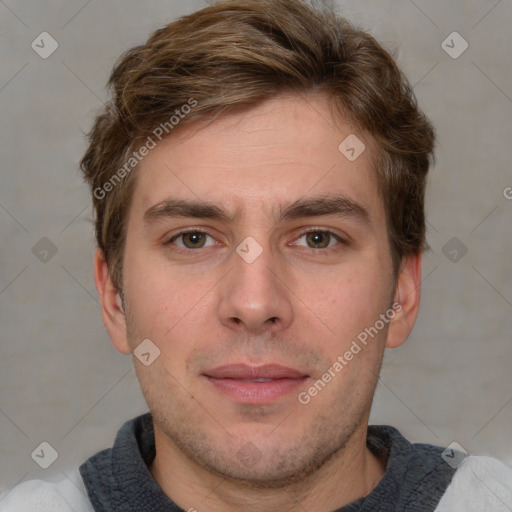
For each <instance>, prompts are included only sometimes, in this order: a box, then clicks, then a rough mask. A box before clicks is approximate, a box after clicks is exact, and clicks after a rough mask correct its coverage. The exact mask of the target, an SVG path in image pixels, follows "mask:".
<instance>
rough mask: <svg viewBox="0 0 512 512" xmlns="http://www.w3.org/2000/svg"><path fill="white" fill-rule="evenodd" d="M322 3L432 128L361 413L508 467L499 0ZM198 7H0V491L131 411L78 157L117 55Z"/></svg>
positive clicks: (506, 54)
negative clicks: (418, 278) (406, 334)
mask: <svg viewBox="0 0 512 512" xmlns="http://www.w3.org/2000/svg"><path fill="white" fill-rule="evenodd" d="M339 4H340V5H341V6H342V7H343V9H344V12H345V14H346V15H347V17H349V18H350V19H351V20H353V21H354V22H356V23H357V24H359V25H361V26H363V27H365V28H367V29H369V30H370V31H371V32H372V33H373V34H374V35H375V36H376V37H377V38H378V39H379V40H380V41H382V42H383V43H384V45H385V46H386V47H388V48H396V49H397V52H396V55H397V58H398V61H399V63H400V65H401V66H402V67H403V69H404V70H405V72H406V73H407V74H408V76H409V78H410V80H411V82H412V83H413V84H414V87H415V91H416V94H417V96H418V99H419V102H420V104H421V106H422V107H423V109H424V111H425V112H426V113H427V115H428V116H429V117H430V118H431V119H432V121H433V123H434V124H435V126H436V128H437V134H438V139H439V145H438V150H437V162H436V166H435V169H434V170H433V172H432V174H431V177H430V185H429V186H430V188H429V193H428V221H429V231H428V240H429V243H430V245H431V247H432V250H431V252H429V253H427V254H426V256H425V262H424V269H423V272H424V274H423V276H424V281H423V294H422V309H421V313H420V316H419V319H418V322H417V325H416V327H415V329H414V331H413V333H412V335H411V337H410V339H409V340H408V342H407V343H406V344H405V345H404V346H403V347H401V348H399V349H396V350H393V351H390V352H388V353H387V354H386V359H385V365H384V369H383V373H382V377H381V381H380V384H379V386H378V392H377V396H376V399H375V404H374V409H373V412H372V418H371V421H372V423H387V424H392V425H395V426H397V427H398V428H400V429H401V430H402V432H403V433H404V434H405V435H406V436H408V437H409V438H410V439H411V440H413V441H425V442H432V443H435V444H438V445H443V446H446V445H448V444H450V443H451V442H452V441H457V442H458V443H459V444H461V445H462V446H463V447H464V448H466V450H468V451H469V452H470V453H474V454H488V455H492V456H495V457H498V458H500V459H502V460H504V461H506V462H508V463H509V464H512V446H511V443H510V432H511V425H512V371H511V367H512V343H511V337H512V336H511V334H512V277H511V276H512V272H511V269H510V265H511V257H510V255H511V254H512V236H511V234H512V231H511V225H512V222H511V220H512V200H508V199H507V198H506V197H505V194H506V191H507V190H510V191H511V194H510V196H512V189H507V187H512V173H511V171H510V163H509V160H510V150H511V142H512V128H511V118H512V59H511V57H510V49H511V48H512V32H511V30H510V27H511V26H512V0H500V1H497V0H470V1H468V0H452V1H446V0H429V1H426V0H424V1H422V0H415V1H414V2H413V1H410V0H392V1H391V0H386V1H383V0H351V1H341V2H339ZM205 5H206V4H205V3H204V2H203V0H188V1H185V0H175V1H173V0H169V1H157V0H153V1H144V2H138V1H126V0H124V1H121V0H109V1H102V2H100V1H99V0H92V1H86V0H74V1H67V2H63V1H58V0H53V1H50V0H24V1H21V0H19V1H17V0H4V1H0V62H1V68H0V109H1V119H2V123H1V128H0V129H1V132H0V141H1V146H0V151H1V153H0V162H1V179H2V182H1V183H2V185H1V189H0V236H1V240H2V249H1V264H0V315H1V335H2V338H1V341H2V345H1V347H2V351H1V354H2V357H1V358H0V389H1V395H0V433H1V444H0V452H1V455H0V487H1V488H6V487H11V486H12V485H14V484H15V483H17V482H19V481H21V480H23V479H28V478H44V479H54V478H59V477H62V472H67V471H68V470H69V469H70V468H71V467H73V466H75V465H78V464H79V463H81V462H82V461H83V460H84V459H85V458H86V457H87V456H89V455H91V454H93V453H95V452H96V451H97V450H99V449H102V448H106V447H108V446H110V445H111V444H112V441H113V437H114V434H115V432H116V431H117V429H118V428H119V426H120V425H121V424H122V423H123V422H124V421H125V420H127V419H129V418H131V417H133V416H135V415H137V414H140V413H142V412H145V411H146V405H145V403H144V400H143V398H142V395H141V393H140V391H139V387H138V383H137V381H136V378H135V375H134V371H133V370H132V369H131V368H132V362H131V359H130V357H129V356H123V355H120V354H118V353H117V352H116V351H115V350H114V349H113V348H112V346H111V344H110V341H109V339H108V336H107V335H106V333H105V331H104V328H103V325H102V322H101V318H100V310H99V307H98V303H97V297H96V292H95V288H94V282H93V273H92V256H93V250H94V239H93V234H92V225H91V217H92V209H91V202H90V199H89V195H88V190H87V188H86V186H85V185H84V184H83V183H82V181H81V177H80V175H79V172H78V161H79V159H80V157H81V155H82V153H83V151H84V149H85V139H84V136H83V132H86V131H87V130H88V129H89V128H90V127H91V123H92V120H93V116H94V114H95V113H96V112H97V110H98V108H99V107H100V106H101V103H102V102H103V100H104V99H105V97H106V91H105V87H104V86H105V82H106V80H107V77H108V74H109V72H110V70H111V68H112V66H113V64H114V62H115V60H116V58H117V56H118V55H119V54H120V53H121V52H122V51H123V50H125V49H127V48H129V47H130V46H133V45H135V44H139V43H142V42H143V41H145V39H146V38H147V37H148V36H149V34H150V33H151V32H152V31H153V30H155V29H156V28H158V27H159V26H161V25H162V24H164V23H166V22H169V21H171V20H173V19H175V18H177V17H178V16H180V15H182V14H184V13H187V12H191V11H194V10H196V9H198V8H201V7H204V6H205ZM43 31H46V32H49V33H50V34H51V36H52V37H53V38H54V39H55V40H56V41H57V42H58V45H59V47H58V49H57V50H56V51H55V53H53V54H52V55H51V56H50V57H49V58H47V59H42V58H41V57H40V56H39V55H38V54H37V53H36V52H35V51H34V50H33V49H32V48H31V43H32V41H33V40H34V39H36V37H37V36H38V35H39V34H40V33H41V32H43ZM454 31H457V32H459V33H460V34H461V36H462V37H463V38H464V39H465V40H466V41H467V42H468V44H469V48H468V49H467V50H466V51H465V52H464V53H463V54H462V55H461V56H460V57H458V58H457V59H453V58H452V57H450V56H449V55H448V54H447V53H446V52H445V51H444V49H443V48H442V46H441V43H442V42H443V40H445V38H446V37H447V36H448V35H449V34H451V33H452V32H454ZM448 44H449V45H451V46H454V45H455V50H456V49H458V48H460V46H458V45H459V43H456V42H455V41H454V42H453V44H452V43H451V42H450V40H448ZM504 191H505V193H504ZM510 196H509V197H510ZM43 237H47V238H48V239H50V240H51V242H52V243H53V244H54V245H55V247H56V248H57V253H56V254H55V255H52V253H51V252H49V253H48V254H47V255H46V258H47V259H48V261H46V262H44V261H40V259H39V258H38V257H36V255H35V254H34V253H33V247H34V246H35V245H36V243H37V242H38V241H39V240H40V239H41V238H43ZM453 237H456V238H457V240H456V241H455V242H451V244H453V243H455V244H456V245H453V246H452V245H448V246H446V244H447V243H448V242H449V241H450V239H452V238H453ZM40 243H42V244H43V246H44V244H45V243H46V244H48V242H40ZM457 244H458V245H457ZM461 244H463V245H461ZM37 247H41V246H37ZM44 247H46V249H48V247H47V246H44ZM44 247H43V248H44ZM443 247H444V248H445V249H444V252H443ZM464 247H466V248H467V254H465V255H464V256H463V257H462V258H460V256H461V255H462V254H463V250H462V249H463V248H464ZM454 250H455V251H456V253H454V252H453V251H454ZM35 252H37V251H35ZM445 253H446V255H445ZM39 256H40V257H41V252H40V253H39ZM457 258H460V259H459V261H458V262H453V261H451V260H453V259H457ZM42 441H46V442H49V443H50V444H51V445H52V446H53V447H54V448H55V449H56V450H57V452H58V454H59V457H58V459H57V460H56V462H55V463H54V464H53V465H52V466H51V467H50V468H49V469H47V470H43V469H40V468H39V466H38V465H37V464H36V463H35V462H34V461H33V460H32V458H31V453H32V452H33V450H34V449H35V448H36V447H37V446H38V445H39V444H40V443H41V442H42Z"/></svg>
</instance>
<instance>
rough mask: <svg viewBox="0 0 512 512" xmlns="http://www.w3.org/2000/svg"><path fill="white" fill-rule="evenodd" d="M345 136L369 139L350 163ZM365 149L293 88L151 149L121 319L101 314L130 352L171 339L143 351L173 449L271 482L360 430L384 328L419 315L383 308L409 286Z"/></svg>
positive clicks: (300, 472) (137, 196) (158, 417)
mask: <svg viewBox="0 0 512 512" xmlns="http://www.w3.org/2000/svg"><path fill="white" fill-rule="evenodd" d="M350 134H356V135H357V137H358V138H359V139H360V140H361V141H363V142H364V144H365V145H366V150H365V151H364V152H363V153H362V154H361V155H360V156H359V157H358V158H357V159H356V160H355V161H349V159H347V158H346V157H345V156H344V155H343V154H342V153H341V152H340V150H339V149H338V147H339V145H340V143H341V142H342V141H343V140H344V139H345V138H346V137H347V136H348V135H350ZM372 158H373V145H372V141H371V140H370V139H369V138H368V136H366V135H365V134H364V133H359V132H355V131H354V130H353V129H351V128H350V127H349V126H348V125H345V124H342V123H339V122H338V123H337V125H336V127H335V125H334V123H333V121H332V118H331V114H330V109H329V106H328V101H327V99H325V98H324V97H320V96H317V97H310V98H309V99H308V100H307V101H305V100H304V99H301V98H300V97H298V96H289V97H285V96H282V97H278V98H275V99H273V100H271V101H267V102H266V103H264V104H262V105H261V106H258V107H257V108H254V109H252V110H250V111H247V112H245V113H237V114H232V115H230V116H227V117H226V116H225V117H223V118H221V119H219V120H217V121H215V122H214V123H212V124H210V125H209V126H206V127H202V128H201V129H196V130H194V131H193V132H191V131H189V130H188V128H187V129H186V130H184V131H182V132H180V133H179V136H178V135H176V136H174V137H171V138H169V139H167V140H164V141H162V143H161V144H160V145H159V146H157V148H155V149H153V150H152V151H151V152H150V154H149V155H148V156H147V157H146V158H145V159H144V160H143V161H142V163H141V166H140V168H139V170H138V171H137V172H138V175H137V183H136V187H135V191H134V196H133V202H132V205H131V209H130V214H129V219H128V224H127V238H126V247H125V257H124V267H123V290H124V294H125V304H124V307H125V310H124V315H123V316H122V318H123V319H124V318H125V317H126V324H125V325H122V324H123V320H119V321H117V320H114V321H112V320H111V319H109V320H106V321H105V323H106V324H107V328H108V329H109V332H110V335H111V337H112V339H113V340H114V344H115V345H116V347H117V348H118V349H119V350H121V351H123V352H126V353H128V352H132V351H134V350H135V349H136V348H137V347H138V346H139V344H140V343H141V342H142V341H143V340H151V344H150V345H149V346H150V347H152V348H151V350H150V352H151V353H153V351H156V352H158V351H159V352H160V355H159V356H158V357H157V358H156V359H154V361H153V362H151V364H149V365H147V366H146V365H144V364H142V363H141V362H140V361H139V360H138V359H137V358H134V362H135V365H136V370H137V375H138V378H139V381H140V383H141V387H142V390H143V393H144V395H145V398H146V400H147V402H148V405H149V408H150V410H151V412H152V413H153V417H154V422H155V435H156V436H157V440H159V441H158V442H160V443H165V444H166V446H167V448H168V449H169V450H171V451H172V450H175V451H176V452H178V451H179V452H180V453H182V454H184V455H185V456H186V457H187V458H188V459H189V460H192V461H194V462H197V463H198V464H200V465H201V466H202V467H205V468H208V469H209V470H210V471H212V472H214V473H216V474H219V475H222V476H225V477H229V478H235V479H241V480H247V481H251V482H260V483H264V484H269V485H270V484H271V483H272V484H273V485H274V484H276V483H277V482H284V481H293V480H294V479H297V478H301V477H303V476H304V475H306V474H308V473H310V472H312V471H314V470H315V469H317V468H318V467H320V466H321V465H322V464H323V463H324V462H325V461H326V460H328V459H330V458H331V457H332V456H333V454H335V453H337V452H339V451H340V450H341V449H342V448H343V447H344V446H345V445H347V443H348V442H349V440H350V439H351V437H352V436H353V434H354V432H356V431H357V430H358V429H366V422H367V418H368V414H369V409H370V405H371V401H372V397H373V393H374V390H375V385H376V381H377V375H378V372H379V369H380V363H381V359H382V354H383V350H384V346H385V344H386V339H387V340H388V344H390V345H391V346H392V345H393V344H395V345H397V344H399V343H401V342H402V341H403V339H405V337H406V334H407V333H408V330H409V329H410V327H411V325H410V323H409V325H408V326H407V327H406V328H405V329H404V328H399V327H396V325H399V324H400V322H401V320H399V318H400V315H402V316H403V315H404V313H403V312H402V313H398V312H397V313H396V317H395V318H393V316H395V315H394V314H390V308H391V306H392V304H393V302H394V301H395V298H396V293H398V292H396V291H395V284H396V280H395V279H394V278H393V272H392V261H391V255H390V249H389V244H388V239H387V234H386V222H385V214H384V209H383V204H382V200H381V198H380V197H379V193H378V189H377V181H376V175H375V173H374V170H373V169H372V162H373V161H372ZM415 268H416V270H417V266H416V267H415ZM98 273H100V271H97V274H98ZM107 274H108V273H107ZM97 279H98V278H97ZM416 279H417V276H416ZM100 280H101V279H100ZM105 280H106V281H108V277H105ZM395 292H396V293H395ZM386 312H387V313H386ZM393 313H395V312H394V311H393ZM121 314H122V313H120V315H121ZM115 315H116V314H115V313H114V317H115ZM384 316H385V317H386V321H383V320H382V319H383V317H384ZM104 318H105V312H104ZM116 318H120V317H119V316H118V317H116ZM391 318H393V319H391ZM379 319H381V320H380V322H378V321H379ZM376 327H379V328H376ZM370 328H373V330H370V331H371V332H372V334H373V335H372V336H369V335H368V334H367V336H366V337H367V339H366V343H365V344H363V343H362V341H361V339H362V338H364V335H363V336H361V333H363V332H365V329H370ZM375 331H378V332H377V333H376V334H374V332H375ZM406 331H407V332H406ZM366 332H367V333H368V331H366ZM358 336H359V339H358ZM354 342H356V345H357V346H358V347H359V351H358V350H357V349H356V348H355V345H354ZM146 343H148V342H146ZM146 352H147V350H146ZM347 353H351V354H352V357H350V356H349V355H347ZM147 357H148V356H146V358H147ZM153 357H154V356H149V359H150V360H152V359H153ZM341 361H343V363H342V362H341ZM336 362H338V365H336ZM340 365H341V368H340ZM326 375H330V378H329V377H328V376H327V377H326ZM319 380H320V381H321V382H322V383H321V384H319V383H318V381H319ZM315 383H316V384H315ZM315 390H316V391H315Z"/></svg>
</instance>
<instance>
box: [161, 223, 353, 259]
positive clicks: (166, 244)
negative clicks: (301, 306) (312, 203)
mask: <svg viewBox="0 0 512 512" xmlns="http://www.w3.org/2000/svg"><path fill="white" fill-rule="evenodd" d="M188 233H203V234H205V235H208V236H209V237H211V238H213V237H212V235H210V234H209V233H208V232H207V231H205V230H203V229H200V228H193V229H187V230H184V231H180V232H179V233H177V234H176V235H174V236H173V237H172V238H171V239H170V240H168V241H167V242H165V243H164V246H168V245H171V244H173V243H174V241H175V240H177V239H178V238H180V237H181V236H183V235H186V234H188ZM309 233H321V234H328V235H331V237H333V238H334V239H335V240H336V241H337V242H338V244H339V245H348V242H347V241H346V240H344V239H343V238H341V237H340V236H339V235H337V234H336V233H333V232H332V231H329V230H327V229H321V228H316V229H309V230H307V231H304V232H302V233H301V234H300V235H299V236H298V237H297V238H296V240H299V239H300V238H302V237H303V236H305V235H308V234H309ZM330 242H331V240H329V243H330ZM293 245H296V244H293ZM301 247H303V246H301ZM206 248H207V247H206ZM304 248H305V249H310V250H312V251H315V252H318V251H321V252H328V251H331V250H333V249H334V247H325V248H321V247H317V248H314V247H304ZM200 249H205V247H198V248H197V249H190V248H183V247H178V249H177V250H178V251H179V252H187V253H190V252H194V251H199V250H200Z"/></svg>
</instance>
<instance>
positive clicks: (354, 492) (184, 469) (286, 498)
mask: <svg viewBox="0 0 512 512" xmlns="http://www.w3.org/2000/svg"><path fill="white" fill-rule="evenodd" d="M366 428H367V423H366V422H364V423H363V424H361V425H360V428H358V429H357V430H356V431H355V432H354V434H353V435H352V437H351V438H350V440H349V441H348V442H347V444H346V445H345V447H344V448H343V449H342V450H340V451H339V452H338V453H336V454H335V455H334V456H333V457H332V458H331V459H330V460H329V461H327V462H326V463H325V464H324V465H323V466H322V467H321V468H320V469H318V470H317V471H316V472H315V473H313V474H311V475H309V476H308V477H306V478H304V479H303V480H301V481H299V482H295V483H293V484H289V485H286V486H284V487H282V488H277V489H276V488H268V489H266V488H262V487H261V486H260V487H256V486H252V485H250V483H246V482H243V483H241V482H238V481H233V480H230V479H227V478H223V477H222V476H218V475H214V474H212V473H211V472H209V471H208V470H206V469H205V468H203V467H201V466H199V465H198V464H196V463H195V462H194V461H191V460H190V459H189V458H187V457H186V456H185V455H184V454H183V453H182V452H181V451H180V449H179V448H178V447H177V446H176V445H175V444H174V443H172V442H171V441H169V440H168V438H167V437H166V436H165V434H163V432H161V431H160V430H159V429H158V428H157V426H156V425H155V443H156V453H157V455H156V457H155V459H154V461H153V464H152V466H151V468H150V469H151V472H152V474H153V477H154V478H155V480H156V481H157V482H158V484H159V485H160V487H161V488H162V490H163V491H164V493H165V494H166V495H167V496H169V497H170V499H172V500H173V501H174V502H175V503H177V504H178V505H179V506H180V507H181V508H183V509H184V510H192V511H194V510H196V509H197V511H201V510H209V511H211V512H235V511H236V512H249V511H250V512H260V511H261V512H274V511H275V512H277V511H279V512H288V511H290V512H291V511H292V510H293V511H295V510H297V505H298V504H300V505H301V507H303V509H304V510H308V512H326V511H330V510H335V509H337V508H340V507H343V506H344V505H347V504H348V503H350V502H352V501H354V500H356V499H358V498H361V497H363V496H366V495H367V494H369V493H370V492H371V491H372V489H373V488H374V487H375V486H376V485H377V484H378V482H379V481H380V479H381V478H382V476H383V474H384V472H385V465H386V461H384V460H380V459H378V458H377V457H376V456H375V455H374V454H373V453H372V452H370V450H368V448H367V447H366Z"/></svg>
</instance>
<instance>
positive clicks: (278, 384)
mask: <svg viewBox="0 0 512 512" xmlns="http://www.w3.org/2000/svg"><path fill="white" fill-rule="evenodd" d="M203 377H205V378H206V380H207V381H208V383H209V384H210V385H212V386H213V388H214V389H215V390H216V391H217V392H219V393H221V394H222V395H224V396H226V397H228V398H230V399H231V400H233V401H235V402H238V403H243V404H251V405H265V404H271V403H274V402H276V401H278V400H279V399H281V398H284V397H285V396H287V395H289V394H290V393H292V392H294V391H296V390H297V389H298V388H299V387H300V386H301V385H302V384H303V383H304V382H305V381H306V380H307V379H309V375H307V374H305V373H304V372H301V371H299V370H296V369H294V368H288V367H286V366H281V365H276V364H268V365H263V366H248V365H245V364H231V365H224V366H219V367H217V368H214V369H213V370H208V371H207V372H205V373H204V374H203Z"/></svg>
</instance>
